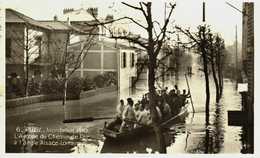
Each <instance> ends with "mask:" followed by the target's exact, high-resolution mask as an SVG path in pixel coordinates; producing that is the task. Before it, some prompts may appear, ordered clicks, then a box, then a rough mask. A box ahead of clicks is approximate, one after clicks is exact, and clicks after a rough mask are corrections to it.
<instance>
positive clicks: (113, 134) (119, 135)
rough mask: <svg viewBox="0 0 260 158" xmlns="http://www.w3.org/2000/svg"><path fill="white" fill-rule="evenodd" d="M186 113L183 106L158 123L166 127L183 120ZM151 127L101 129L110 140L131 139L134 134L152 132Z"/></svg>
mask: <svg viewBox="0 0 260 158" xmlns="http://www.w3.org/2000/svg"><path fill="white" fill-rule="evenodd" d="M187 114H188V106H187V105H186V106H184V107H183V108H182V110H181V111H180V113H179V114H177V115H175V116H172V117H171V118H170V119H168V120H166V121H163V122H162V123H161V124H160V125H161V127H163V128H167V127H169V126H172V125H174V124H176V123H179V122H180V121H181V120H184V119H185V117H186V116H187ZM153 132H154V131H153V129H152V127H148V126H141V127H137V128H134V129H133V130H131V131H126V132H117V131H113V130H111V129H107V128H104V129H103V134H104V136H105V137H106V138H107V139H112V140H121V139H131V138H134V137H136V136H142V135H145V134H148V133H153Z"/></svg>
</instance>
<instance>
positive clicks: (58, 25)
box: [39, 20, 72, 31]
mask: <svg viewBox="0 0 260 158" xmlns="http://www.w3.org/2000/svg"><path fill="white" fill-rule="evenodd" d="M39 23H41V24H42V25H45V26H46V27H48V28H50V29H52V30H64V31H69V30H71V29H72V27H70V26H69V25H67V24H65V23H63V22H61V21H54V20H49V21H39Z"/></svg>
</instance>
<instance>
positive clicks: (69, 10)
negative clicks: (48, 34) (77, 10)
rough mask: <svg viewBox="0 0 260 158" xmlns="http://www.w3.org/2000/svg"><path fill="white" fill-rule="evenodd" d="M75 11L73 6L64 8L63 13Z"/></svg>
mask: <svg viewBox="0 0 260 158" xmlns="http://www.w3.org/2000/svg"><path fill="white" fill-rule="evenodd" d="M73 11H74V9H73V8H65V9H63V14H67V13H69V12H73Z"/></svg>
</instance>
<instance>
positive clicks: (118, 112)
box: [106, 99, 125, 130]
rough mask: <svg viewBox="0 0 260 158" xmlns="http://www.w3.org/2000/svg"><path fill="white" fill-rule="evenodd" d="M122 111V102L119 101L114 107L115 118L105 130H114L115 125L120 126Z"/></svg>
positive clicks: (123, 106) (123, 107)
mask: <svg viewBox="0 0 260 158" xmlns="http://www.w3.org/2000/svg"><path fill="white" fill-rule="evenodd" d="M124 109H125V104H124V100H123V99H121V100H120V102H119V104H118V105H117V107H116V118H115V119H114V120H113V121H112V122H111V123H110V124H109V125H108V126H107V127H106V128H107V129H112V130H115V129H116V128H115V126H116V125H121V124H122V115H123V111H124Z"/></svg>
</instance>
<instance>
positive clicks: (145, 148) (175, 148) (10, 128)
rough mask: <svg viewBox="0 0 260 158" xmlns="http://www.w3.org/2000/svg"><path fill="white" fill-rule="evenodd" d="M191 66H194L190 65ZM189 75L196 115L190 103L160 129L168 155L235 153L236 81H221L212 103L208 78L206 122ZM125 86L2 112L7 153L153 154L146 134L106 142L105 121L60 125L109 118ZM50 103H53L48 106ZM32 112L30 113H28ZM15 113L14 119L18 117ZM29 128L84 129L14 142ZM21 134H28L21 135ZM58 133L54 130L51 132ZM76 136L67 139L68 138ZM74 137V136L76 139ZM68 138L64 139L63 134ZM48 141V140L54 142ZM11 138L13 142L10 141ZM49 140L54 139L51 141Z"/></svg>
mask: <svg viewBox="0 0 260 158" xmlns="http://www.w3.org/2000/svg"><path fill="white" fill-rule="evenodd" d="M193 67H194V70H196V65H193ZM193 73H194V75H192V76H190V77H188V81H189V85H190V90H191V95H192V99H193V103H194V107H195V113H194V114H193V113H192V108H191V106H189V111H190V113H189V114H188V116H187V117H186V118H185V120H183V121H181V122H179V123H178V124H175V125H173V126H171V127H170V128H169V129H168V130H167V131H165V132H164V137H165V140H166V149H167V153H169V154H171V153H240V152H241V149H242V139H241V135H242V128H241V127H238V126H236V127H234V126H228V120H227V111H228V110H240V109H241V106H240V104H241V98H240V95H239V94H238V92H236V88H235V83H234V82H232V81H231V80H229V79H225V80H224V94H223V98H222V99H221V102H220V104H219V105H215V104H214V100H215V93H214V91H213V90H214V85H213V82H211V85H210V86H211V90H212V91H211V105H210V125H209V126H206V125H205V100H204V98H205V94H204V93H205V92H204V91H205V90H204V78H203V75H202V72H200V71H196V72H193ZM175 81H176V80H175V79H174V77H169V78H168V80H167V82H166V86H168V87H169V89H172V88H173V86H174V85H175V84H176V83H175ZM178 86H179V88H180V89H181V90H182V89H187V84H186V81H185V77H184V74H183V73H180V76H179V79H178ZM130 92H131V91H130V90H126V91H121V92H120V93H118V92H117V91H114V92H109V93H105V94H100V95H97V96H93V97H90V98H86V99H81V100H75V101H68V104H67V105H66V106H65V107H62V106H61V103H60V102H45V103H39V104H32V105H28V106H25V107H19V108H14V109H8V110H7V122H8V123H7V133H6V138H7V142H8V143H9V144H7V145H6V149H7V152H75V153H97V152H98V153H100V152H101V153H151V152H152V153H154V152H157V151H158V150H157V149H158V146H157V144H156V140H155V136H154V135H153V134H147V135H145V137H135V138H133V139H131V141H122V142H113V141H109V140H106V139H105V138H104V136H103V135H102V132H101V129H102V128H103V126H104V122H105V121H109V120H95V121H92V122H82V123H70V124H64V123H62V120H63V119H64V118H65V119H70V118H81V117H89V116H95V117H107V116H114V114H115V107H116V105H117V103H118V102H119V99H122V98H123V99H126V98H127V97H129V94H130ZM145 92H147V91H146V90H145V88H144V89H140V88H139V89H136V90H135V91H134V92H133V93H131V95H130V96H131V97H133V98H134V100H135V101H136V100H137V99H140V97H142V94H144V93H145ZM49 104H52V105H49ZM32 115H33V117H31V116H32ZM18 117H19V119H17V118H18ZM24 126H26V127H25V128H28V127H29V126H36V127H37V128H38V129H41V131H40V132H39V133H37V134H38V136H39V135H40V134H42V133H47V132H46V129H64V130H68V129H85V132H82V131H81V132H75V131H65V132H60V131H58V132H60V135H61V137H62V138H65V136H70V138H69V139H68V141H71V143H70V144H68V143H67V144H66V143H63V144H57V143H56V144H55V146H53V144H46V143H45V144H41V145H39V142H40V141H41V140H37V138H36V139H33V140H31V141H33V142H38V144H37V143H36V144H32V145H28V144H27V143H25V144H24V145H22V144H23V143H22V142H27V141H28V138H27V139H25V138H21V141H20V142H19V141H18V142H17V140H15V138H14V137H13V136H14V135H15V134H17V127H24ZM24 134H28V131H27V133H24ZM56 134H57V133H56ZM75 135H76V136H77V137H73V138H71V136H75ZM78 136H79V137H78ZM66 138H67V137H66ZM57 139H58V138H57V137H56V139H54V138H53V139H51V140H57ZM14 141H16V144H12V142H14ZM52 143H53V142H52Z"/></svg>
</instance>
